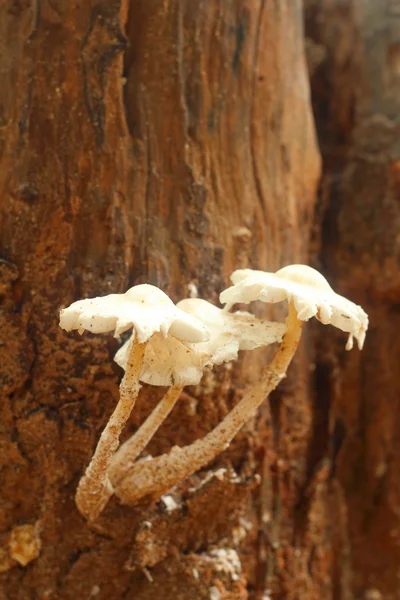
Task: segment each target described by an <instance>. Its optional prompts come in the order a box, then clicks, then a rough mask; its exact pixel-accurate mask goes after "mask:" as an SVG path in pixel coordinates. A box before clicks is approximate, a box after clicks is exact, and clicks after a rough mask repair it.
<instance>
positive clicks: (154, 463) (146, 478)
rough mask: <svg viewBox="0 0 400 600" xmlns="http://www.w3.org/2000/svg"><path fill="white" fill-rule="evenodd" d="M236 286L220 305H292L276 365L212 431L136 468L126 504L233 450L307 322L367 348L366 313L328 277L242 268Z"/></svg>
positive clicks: (298, 270) (299, 270) (307, 271)
mask: <svg viewBox="0 0 400 600" xmlns="http://www.w3.org/2000/svg"><path fill="white" fill-rule="evenodd" d="M232 282H233V284H234V285H233V286H232V287H230V288H228V289H227V290H225V291H224V292H222V294H221V296H220V299H221V302H223V303H226V304H227V307H226V308H227V310H229V309H230V308H231V307H232V306H233V305H234V304H236V303H239V302H240V303H250V302H252V301H255V300H261V301H262V302H268V303H269V302H271V303H275V302H281V301H284V300H286V301H287V302H288V316H287V319H286V327H287V330H286V334H285V336H284V338H283V342H282V344H281V346H280V348H279V349H278V351H277V353H276V355H275V357H274V358H273V360H272V362H271V363H270V364H269V365H268V366H267V367H265V368H264V370H263V372H262V376H261V379H260V381H259V382H258V383H257V384H255V385H254V386H252V387H251V388H250V390H248V392H247V393H246V394H245V395H244V397H243V398H242V399H241V400H240V401H239V402H238V404H237V405H236V406H235V407H234V408H233V410H232V411H231V412H230V413H228V415H227V416H226V417H225V418H224V419H223V421H222V422H221V423H220V424H219V425H218V426H217V427H216V428H215V429H214V430H213V431H211V432H210V433H208V434H207V435H206V436H205V437H204V438H202V439H200V440H197V441H195V442H194V443H192V444H190V445H189V446H186V447H183V448H181V447H178V446H175V447H174V448H172V450H171V451H170V452H169V453H168V454H164V455H161V456H158V457H156V458H153V459H151V460H146V461H139V462H137V463H136V464H135V466H134V467H133V468H132V469H131V471H130V473H129V475H128V476H127V477H126V482H127V481H129V494H128V493H127V492H126V490H127V489H128V486H127V484H126V486H125V490H124V494H123V496H122V497H121V499H122V501H124V502H129V503H134V502H137V501H138V500H139V499H140V498H142V497H144V496H147V495H151V496H152V497H154V498H158V497H160V496H161V495H162V494H163V493H165V492H166V491H167V490H169V489H170V488H171V487H173V486H174V485H176V484H177V483H179V482H180V481H182V480H183V479H185V478H186V477H188V476H189V475H191V474H192V473H194V472H195V471H197V470H198V469H200V468H201V467H203V466H205V465H206V464H208V463H209V462H211V461H212V460H213V459H214V458H215V457H216V456H217V455H218V454H219V453H220V452H222V451H223V450H225V449H226V448H227V447H228V446H229V444H230V442H231V441H232V439H233V437H234V436H235V435H236V433H237V432H238V431H239V429H240V428H241V427H242V426H243V425H244V424H245V423H246V421H247V420H248V419H249V418H250V417H251V416H252V415H254V413H255V411H256V410H257V408H258V407H259V406H260V404H261V403H262V402H263V400H264V399H265V398H266V397H267V396H268V395H269V394H270V393H271V391H273V390H274V389H275V388H276V387H277V385H278V384H279V382H280V381H281V380H282V379H283V378H284V377H285V376H286V371H287V368H288V366H289V364H290V362H291V360H292V358H293V355H294V353H295V351H296V349H297V346H298V343H299V341H300V337H301V331H302V327H303V324H304V321H308V320H309V319H310V318H311V317H313V316H315V317H316V318H317V319H319V320H320V321H321V322H322V323H324V324H328V323H331V324H332V325H334V326H336V327H338V328H339V329H342V330H343V331H346V332H348V333H349V340H348V342H347V346H346V348H347V349H351V347H352V341H353V337H355V338H356V339H357V342H358V345H359V348H360V349H361V348H362V346H363V343H364V339H365V333H366V330H367V328H368V316H367V314H366V313H365V312H364V311H363V309H362V308H361V307H360V306H358V305H356V304H354V303H353V302H351V301H349V300H347V299H346V298H344V297H342V296H339V295H338V294H336V293H335V292H334V291H333V290H332V288H331V286H330V285H329V284H328V282H327V281H326V279H325V278H324V277H323V276H322V275H321V274H320V273H319V272H318V271H316V270H315V269H312V268H311V267H308V266H306V265H290V266H287V267H284V268H283V269H281V270H280V271H278V272H277V273H265V272H262V271H252V270H250V269H246V270H240V271H235V272H234V273H233V274H232ZM116 493H118V490H116Z"/></svg>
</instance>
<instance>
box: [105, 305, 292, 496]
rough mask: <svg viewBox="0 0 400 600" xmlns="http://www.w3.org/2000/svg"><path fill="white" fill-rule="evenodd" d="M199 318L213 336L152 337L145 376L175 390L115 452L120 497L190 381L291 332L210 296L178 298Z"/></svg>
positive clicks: (112, 473) (120, 357)
mask: <svg viewBox="0 0 400 600" xmlns="http://www.w3.org/2000/svg"><path fill="white" fill-rule="evenodd" d="M177 306H178V308H180V309H182V310H184V311H186V312H187V313H188V315H192V317H193V318H197V319H199V320H201V321H202V322H203V323H204V325H205V326H206V327H207V329H208V330H209V332H210V339H209V340H208V341H205V342H200V343H198V344H187V345H186V346H185V345H184V344H182V343H181V342H179V341H178V340H175V339H174V338H173V337H171V338H167V339H166V340H165V341H162V340H161V339H160V336H159V335H154V336H153V337H152V338H151V340H150V341H149V343H148V345H147V348H146V353H145V357H144V362H143V368H142V373H141V375H140V380H141V381H144V382H146V383H150V384H152V385H163V386H166V385H170V386H172V387H171V389H170V390H169V392H168V393H167V394H166V395H165V396H164V398H162V399H161V401H160V402H159V404H158V406H157V407H156V408H155V409H154V411H153V412H152V413H151V415H150V416H149V417H148V418H147V420H146V421H145V422H144V423H143V425H142V426H141V427H140V428H139V430H138V431H137V432H136V433H135V434H134V435H133V436H132V437H131V438H130V439H129V440H128V441H127V442H125V443H124V444H122V446H121V447H120V449H119V450H118V452H117V453H116V454H115V456H114V458H113V460H112V463H111V467H110V469H109V477H110V479H111V482H112V484H113V487H114V488H115V490H116V493H118V495H119V497H120V498H123V497H124V494H125V492H124V489H125V486H127V488H128V492H127V493H128V494H129V479H128V480H126V481H123V479H124V477H125V476H126V474H127V473H128V472H129V469H130V468H131V467H132V466H133V464H134V462H135V460H136V458H137V457H138V455H139V454H140V452H141V451H142V450H143V448H144V447H145V445H146V444H147V443H148V442H149V440H150V439H151V437H152V436H153V435H154V434H155V432H156V431H157V429H158V428H159V427H160V425H161V423H162V422H163V420H164V419H165V418H166V417H167V416H168V414H169V412H170V411H171V410H172V408H173V406H174V405H175V403H176V401H177V400H178V398H179V395H180V392H181V390H182V388H183V387H184V386H185V385H195V384H197V383H199V382H200V379H201V377H202V374H203V370H204V368H205V367H206V366H208V365H209V366H213V365H219V364H221V363H223V362H228V361H231V360H234V359H236V358H237V356H238V352H239V350H252V349H254V348H257V347H259V346H266V345H268V344H272V343H274V342H280V341H281V340H282V337H283V335H284V332H285V325H284V324H283V323H271V322H269V321H260V320H259V319H257V318H256V317H254V316H253V315H250V314H248V313H243V312H237V313H234V314H231V313H227V312H225V311H223V310H221V309H220V308H217V307H216V306H214V305H213V304H210V303H209V302H207V301H206V300H201V299H198V298H189V299H186V300H182V301H181V302H179V303H178V304H177ZM128 345H129V342H127V343H126V344H125V345H124V346H122V348H120V350H119V351H118V352H117V354H116V356H115V359H114V360H115V361H116V362H117V363H118V364H119V365H120V366H121V367H123V368H125V365H126V356H127V348H128Z"/></svg>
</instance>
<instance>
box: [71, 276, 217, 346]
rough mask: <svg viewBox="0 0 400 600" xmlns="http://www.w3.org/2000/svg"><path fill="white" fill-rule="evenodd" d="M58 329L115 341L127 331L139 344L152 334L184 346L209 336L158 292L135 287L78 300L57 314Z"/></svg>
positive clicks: (145, 286) (146, 287)
mask: <svg viewBox="0 0 400 600" xmlns="http://www.w3.org/2000/svg"><path fill="white" fill-rule="evenodd" d="M60 327H62V329H65V330H66V331H71V330H73V329H77V330H78V331H79V333H83V331H84V330H85V329H86V330H87V331H91V332H92V333H106V332H109V331H114V332H115V333H114V335H115V337H118V336H120V335H121V333H124V331H127V330H128V329H130V328H131V327H133V329H134V335H135V336H136V337H137V340H138V341H139V343H141V344H142V343H143V342H146V341H147V340H148V339H149V338H150V337H151V336H152V335H153V334H154V333H156V332H160V333H162V335H163V336H164V337H165V336H167V335H168V334H169V333H170V334H172V335H173V336H175V337H176V338H178V339H180V340H182V341H185V342H203V341H205V340H207V339H208V337H209V335H208V332H207V330H206V328H205V327H204V325H203V324H202V323H201V322H200V321H198V320H196V319H195V318H193V317H191V316H190V315H188V314H187V313H185V312H183V311H182V310H180V309H179V308H177V307H176V306H175V304H174V303H173V302H172V300H171V299H170V298H169V297H168V296H167V295H166V294H164V292H163V291H162V290H160V289H159V288H157V287H155V286H153V285H148V284H147V283H145V284H142V285H136V286H134V287H132V288H130V289H129V290H128V291H127V292H125V294H110V295H108V296H102V297H97V298H86V299H85V300H78V301H77V302H74V303H73V304H71V306H69V307H68V308H64V309H63V310H61V312H60Z"/></svg>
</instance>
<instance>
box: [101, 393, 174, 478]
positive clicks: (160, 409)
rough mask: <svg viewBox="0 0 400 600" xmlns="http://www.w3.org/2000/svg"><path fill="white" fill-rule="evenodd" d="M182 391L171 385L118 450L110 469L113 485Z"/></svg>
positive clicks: (150, 436)
mask: <svg viewBox="0 0 400 600" xmlns="http://www.w3.org/2000/svg"><path fill="white" fill-rule="evenodd" d="M181 393H182V387H179V386H172V387H170V388H169V390H168V391H167V393H166V394H165V395H164V396H163V398H162V399H161V400H160V402H159V403H158V404H157V406H156V407H155V409H154V410H153V412H152V413H151V414H150V415H149V416H148V417H147V419H146V420H145V422H144V423H143V425H142V426H141V427H140V428H139V429H138V430H137V432H136V433H135V434H134V435H133V436H132V437H131V438H130V439H129V440H127V441H126V442H125V443H124V444H122V446H121V447H120V448H119V450H118V451H117V452H116V454H115V455H114V457H113V459H112V461H111V465H110V468H109V470H108V476H109V478H110V481H111V483H112V485H113V487H116V486H117V485H118V484H119V482H120V481H121V480H122V479H123V478H124V477H125V475H126V474H127V473H128V472H129V469H131V468H132V467H133V465H134V463H135V460H136V458H137V457H138V456H139V454H140V453H141V452H142V450H143V449H144V448H145V447H146V446H147V444H148V443H149V441H150V440H151V438H152V437H153V435H154V434H155V433H156V431H157V430H158V428H159V427H160V425H161V424H162V423H163V421H164V420H165V419H166V418H167V417H168V415H169V413H170V412H171V410H172V409H173V408H174V406H175V404H176V402H177V401H178V399H179V397H180V395H181Z"/></svg>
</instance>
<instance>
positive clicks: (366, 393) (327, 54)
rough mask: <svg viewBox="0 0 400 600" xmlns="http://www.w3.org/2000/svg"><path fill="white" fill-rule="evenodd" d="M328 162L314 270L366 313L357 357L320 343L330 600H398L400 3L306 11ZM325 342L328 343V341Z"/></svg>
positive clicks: (313, 5) (326, 2)
mask: <svg viewBox="0 0 400 600" xmlns="http://www.w3.org/2000/svg"><path fill="white" fill-rule="evenodd" d="M306 8H307V10H306V18H307V19H306V22H307V28H306V32H307V49H308V56H309V63H310V67H311V72H312V79H311V82H312V90H313V104H314V110H315V115H316V120H317V126H318V131H319V137H320V144H321V151H322V155H323V158H324V175H323V179H322V184H321V197H320V203H319V206H318V211H317V214H318V221H319V222H320V224H321V249H320V262H321V263H322V265H323V267H324V272H325V273H326V274H327V276H328V277H329V279H330V280H331V281H333V282H334V283H335V286H336V287H337V288H338V289H340V290H341V292H342V293H344V294H346V295H348V296H351V298H352V299H353V300H355V301H356V302H359V303H360V304H362V305H363V307H364V308H365V309H366V310H367V311H368V312H369V315H370V330H369V333H368V339H367V343H366V345H365V347H364V350H363V352H362V353H361V354H358V353H357V352H355V353H351V354H350V355H348V354H347V355H346V356H344V354H345V353H344V352H343V351H341V350H340V349H339V346H337V347H336V346H335V345H334V344H331V343H327V342H324V343H323V344H322V343H321V347H320V352H319V358H318V361H317V365H316V380H317V382H318V385H319V396H320V399H321V400H322V404H320V408H319V410H318V413H317V414H319V417H318V419H319V421H320V439H319V444H318V446H317V445H316V447H315V448H316V450H317V448H318V450H317V452H316V455H315V460H322V457H324V456H325V457H326V458H328V459H329V462H330V465H331V467H330V468H331V476H330V481H331V483H330V484H329V486H327V487H326V490H327V493H328V495H329V498H330V505H331V507H332V517H333V520H332V531H333V533H334V537H333V558H334V564H333V571H332V576H333V584H332V587H333V590H334V593H335V596H334V597H335V598H341V599H342V598H345V599H350V598H366V599H371V600H372V599H374V600H380V599H382V600H383V599H384V600H394V599H397V598H399V593H400V592H399V590H400V586H399V562H400V545H399V539H400V529H399V526H398V512H399V506H400V488H399V475H398V473H399V470H398V467H397V464H398V461H397V458H399V455H400V448H399V436H398V415H399V398H400V378H399V374H398V371H399V366H398V365H399V359H400V342H399V336H398V331H399V327H400V321H399V319H400V313H399V298H400V268H399V265H400V245H399V231H400V203H399V198H400V178H399V173H400V146H399V139H400V138H399V136H400V121H399V111H400V77H399V64H400V62H399V61H400V2H399V1H398V0H382V1H381V2H373V1H372V0H347V1H345V2H341V1H333V2H332V1H331V0H323V1H321V2H319V1H315V0H308V1H307V2H306ZM332 342H333V340H332Z"/></svg>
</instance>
